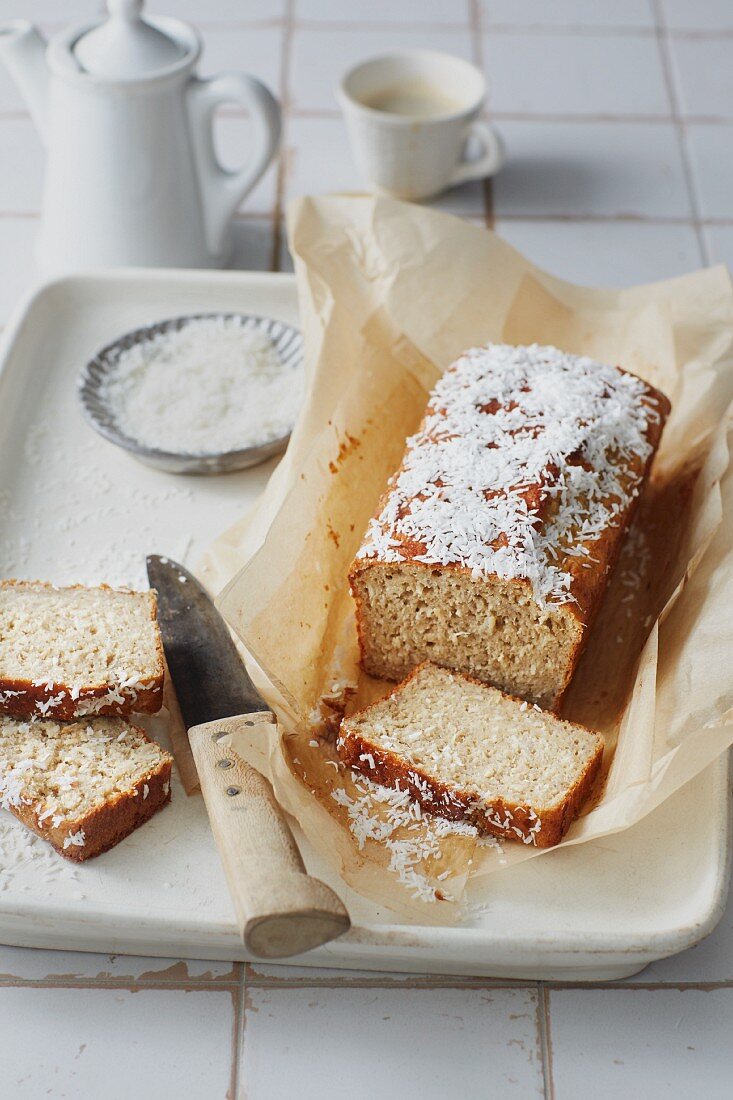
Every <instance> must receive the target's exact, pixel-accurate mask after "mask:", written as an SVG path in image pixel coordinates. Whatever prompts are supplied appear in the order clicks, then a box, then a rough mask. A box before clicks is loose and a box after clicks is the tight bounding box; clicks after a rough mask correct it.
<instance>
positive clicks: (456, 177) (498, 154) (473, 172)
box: [449, 120, 505, 187]
mask: <svg viewBox="0 0 733 1100" xmlns="http://www.w3.org/2000/svg"><path fill="white" fill-rule="evenodd" d="M472 137H473V138H476V140H477V141H478V142H479V143H480V144H481V146H482V147H483V151H482V153H481V155H480V156H479V157H477V158H476V159H475V160H461V162H460V164H459V165H458V167H457V168H456V170H455V172H454V173H453V175H452V176H451V180H450V184H449V186H450V187H454V186H455V185H456V184H457V183H465V182H466V181H467V180H481V179H485V178H486V177H487V176H494V175H496V173H497V172H498V171H499V169H500V168H501V166H502V164H503V163H504V156H505V153H504V142H503V141H502V140H501V137H500V136H499V134H498V133H497V131H496V130H495V129H494V127H493V126H490V125H489V124H488V122H481V121H480V120H478V121H476V122H473V123H472V124H471V127H470V129H469V131H468V135H467V137H466V145H468V140H469V139H470V138H472ZM464 155H465V154H464Z"/></svg>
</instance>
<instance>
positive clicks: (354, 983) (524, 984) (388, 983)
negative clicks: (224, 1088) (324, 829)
mask: <svg viewBox="0 0 733 1100" xmlns="http://www.w3.org/2000/svg"><path fill="white" fill-rule="evenodd" d="M537 984H538V983H537V982H536V981H532V980H531V979H527V980H522V979H517V980H515V981H512V980H508V981H507V980H506V979H502V978H497V979H495V980H494V979H491V978H465V979H460V978H454V979H452V978H451V976H450V975H440V974H434V975H427V976H426V977H424V978H422V979H410V978H406V979H401V978H399V977H395V978H389V977H388V978H386V979H385V978H375V979H373V980H370V979H368V978H353V979H350V978H316V977H314V978H310V977H303V978H293V979H290V978H280V979H277V978H257V977H255V976H252V975H251V974H250V976H249V977H248V978H247V985H248V986H250V987H251V988H253V989H330V988H339V989H455V990H461V989H465V990H482V989H486V990H511V989H525V990H526V989H535V988H536V987H537ZM540 984H541V985H543V986H544V987H545V988H546V989H547V991H548V993H549V992H550V991H557V992H564V991H568V990H570V991H572V990H589V991H593V990H596V991H597V990H608V991H611V992H613V991H614V990H618V991H619V992H627V993H628V992H631V991H635V990H643V991H645V992H656V991H659V990H675V991H676V992H679V993H684V992H686V991H688V990H692V991H698V992H712V991H714V990H727V989H733V979H722V980H720V981H714V982H692V981H690V982H665V981H659V982H628V981H626V982H625V981H623V980H621V981H614V980H608V981H597V982H593V981H586V982H582V981H579V982H570V981H566V982H562V981H553V982H542V983H540Z"/></svg>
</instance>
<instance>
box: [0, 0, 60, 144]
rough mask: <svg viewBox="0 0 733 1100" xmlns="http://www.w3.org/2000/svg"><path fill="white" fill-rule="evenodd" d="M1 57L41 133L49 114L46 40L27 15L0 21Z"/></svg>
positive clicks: (43, 131) (44, 128)
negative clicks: (11, 20) (25, 18)
mask: <svg viewBox="0 0 733 1100" xmlns="http://www.w3.org/2000/svg"><path fill="white" fill-rule="evenodd" d="M0 58H2V60H3V61H4V62H5V65H6V67H7V69H8V72H9V73H10V75H11V76H12V78H13V80H14V81H15V83H16V84H17V86H18V88H19V90H20V92H21V94H22V95H23V97H24V99H25V101H26V104H27V105H28V110H29V111H30V114H31V118H32V119H33V121H34V122H35V124H36V127H37V128H38V130H39V132H40V134H41V136H44V135H45V132H46V121H47V115H48V80H49V78H48V68H47V65H46V42H45V40H44V39H43V37H42V36H41V35H40V34H39V32H38V31H37V29H36V28H35V27H34V26H32V25H31V24H30V23H27V22H26V21H25V20H24V19H16V20H14V21H13V22H11V23H5V24H2V25H0Z"/></svg>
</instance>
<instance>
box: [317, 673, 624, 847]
mask: <svg viewBox="0 0 733 1100" xmlns="http://www.w3.org/2000/svg"><path fill="white" fill-rule="evenodd" d="M337 745H338V752H339V755H340V756H341V758H342V759H343V760H344V761H345V762H346V763H347V764H349V765H350V766H351V767H352V768H354V769H355V770H356V771H359V772H362V773H363V774H364V775H366V776H368V777H369V778H370V779H372V780H374V782H376V783H381V784H382V785H383V786H387V787H397V788H399V789H401V790H407V791H409V793H410V795H411V797H412V798H413V799H415V800H416V801H417V802H419V804H420V806H421V807H422V808H423V809H424V810H427V811H429V812H431V813H434V814H438V815H439V816H440V817H446V818H448V819H449V820H451V821H468V822H470V823H471V824H473V825H475V826H476V828H477V829H478V831H479V832H481V833H489V834H492V835H494V836H498V837H503V838H505V839H508V840H521V841H522V842H523V843H525V844H533V845H536V846H537V847H538V848H550V847H552V845H554V844H557V843H558V842H559V841H560V840H561V839H562V837H563V836H564V834H565V833H566V831H567V829H568V827H569V826H570V824H571V822H572V821H573V820H574V819H575V818H576V817H577V815H578V812H579V810H580V808H581V807H582V805H583V802H584V801H585V799H586V798H587V797H588V794H589V793H590V791H591V789H592V786H593V783H594V781H595V779H596V776H597V775H598V771H599V769H600V766H601V758H602V755H603V739H602V738H601V737H600V735H599V734H597V733H593V732H592V731H591V730H588V729H585V728H584V727H583V726H576V725H573V724H571V723H570V722H565V721H563V720H562V719H560V718H557V717H556V716H555V715H554V714H550V713H548V712H546V711H542V710H540V709H539V707H537V706H536V705H533V704H531V703H527V702H526V701H522V700H520V699H515V698H513V697H512V696H509V695H505V694H504V693H503V692H501V691H499V690H498V689H496V688H493V687H488V686H487V685H486V684H482V683H480V682H479V681H478V680H474V679H471V678H470V677H468V676H464V675H462V674H460V673H456V672H450V671H449V670H448V669H444V668H440V667H439V666H437V665H431V664H429V663H427V662H426V663H425V664H422V665H420V666H419V667H418V668H416V669H415V670H414V671H413V672H412V673H411V675H410V676H409V677H408V679H407V680H405V681H404V682H403V683H402V684H400V685H399V687H397V688H395V689H394V690H393V692H392V694H391V695H389V696H387V698H386V699H382V700H380V701H379V702H378V703H374V704H372V706H370V707H367V708H366V709H365V710H362V711H360V712H358V713H356V714H354V715H352V716H351V717H350V718H344V720H343V721H342V723H341V729H340V732H339V736H338V740H337Z"/></svg>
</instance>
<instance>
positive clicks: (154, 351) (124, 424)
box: [100, 316, 303, 455]
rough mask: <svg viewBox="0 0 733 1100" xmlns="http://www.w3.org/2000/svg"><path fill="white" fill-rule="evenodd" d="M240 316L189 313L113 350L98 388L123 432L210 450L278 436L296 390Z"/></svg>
mask: <svg viewBox="0 0 733 1100" xmlns="http://www.w3.org/2000/svg"><path fill="white" fill-rule="evenodd" d="M244 322H245V319H244V318H240V317H236V316H235V317H225V316H220V317H196V318H192V319H191V320H190V321H188V322H187V323H186V324H185V325H183V326H182V327H181V328H179V329H177V330H173V329H171V330H169V331H166V332H162V333H158V334H157V335H155V336H153V337H151V338H150V339H148V340H144V341H142V342H140V343H138V344H135V345H134V346H132V347H130V348H127V349H125V350H123V351H121V352H120V354H119V356H118V358H117V361H116V363H115V366H114V370H112V371H110V372H109V374H108V375H107V376H106V378H105V379H104V381H103V383H102V386H101V389H100V396H101V397H102V399H103V400H104V402H105V404H106V405H107V407H108V409H109V411H110V412H111V413H112V415H113V416H114V418H115V421H116V424H117V427H118V428H119V429H120V431H122V432H124V434H125V435H126V436H128V438H130V439H133V440H135V441H136V442H137V443H139V444H142V445H143V446H145V447H150V448H154V449H155V450H159V451H167V452H170V453H173V454H186V455H211V454H222V453H225V452H227V451H238V450H243V449H245V448H248V447H256V446H259V445H261V444H263V443H269V442H271V441H272V440H276V439H282V438H283V437H284V436H286V435H288V433H289V432H290V431H291V429H292V427H293V424H294V423H295V420H296V417H297V415H298V411H299V409H300V404H301V401H302V397H303V368H302V365H298V366H297V367H294V366H286V365H284V364H283V362H282V361H281V359H280V356H279V354H278V351H277V348H276V347H275V344H274V343H273V342H272V340H271V339H270V337H269V336H267V334H266V333H264V332H262V331H260V330H258V329H256V328H253V327H251V324H250V325H248V326H247V327H245V323H244Z"/></svg>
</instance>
